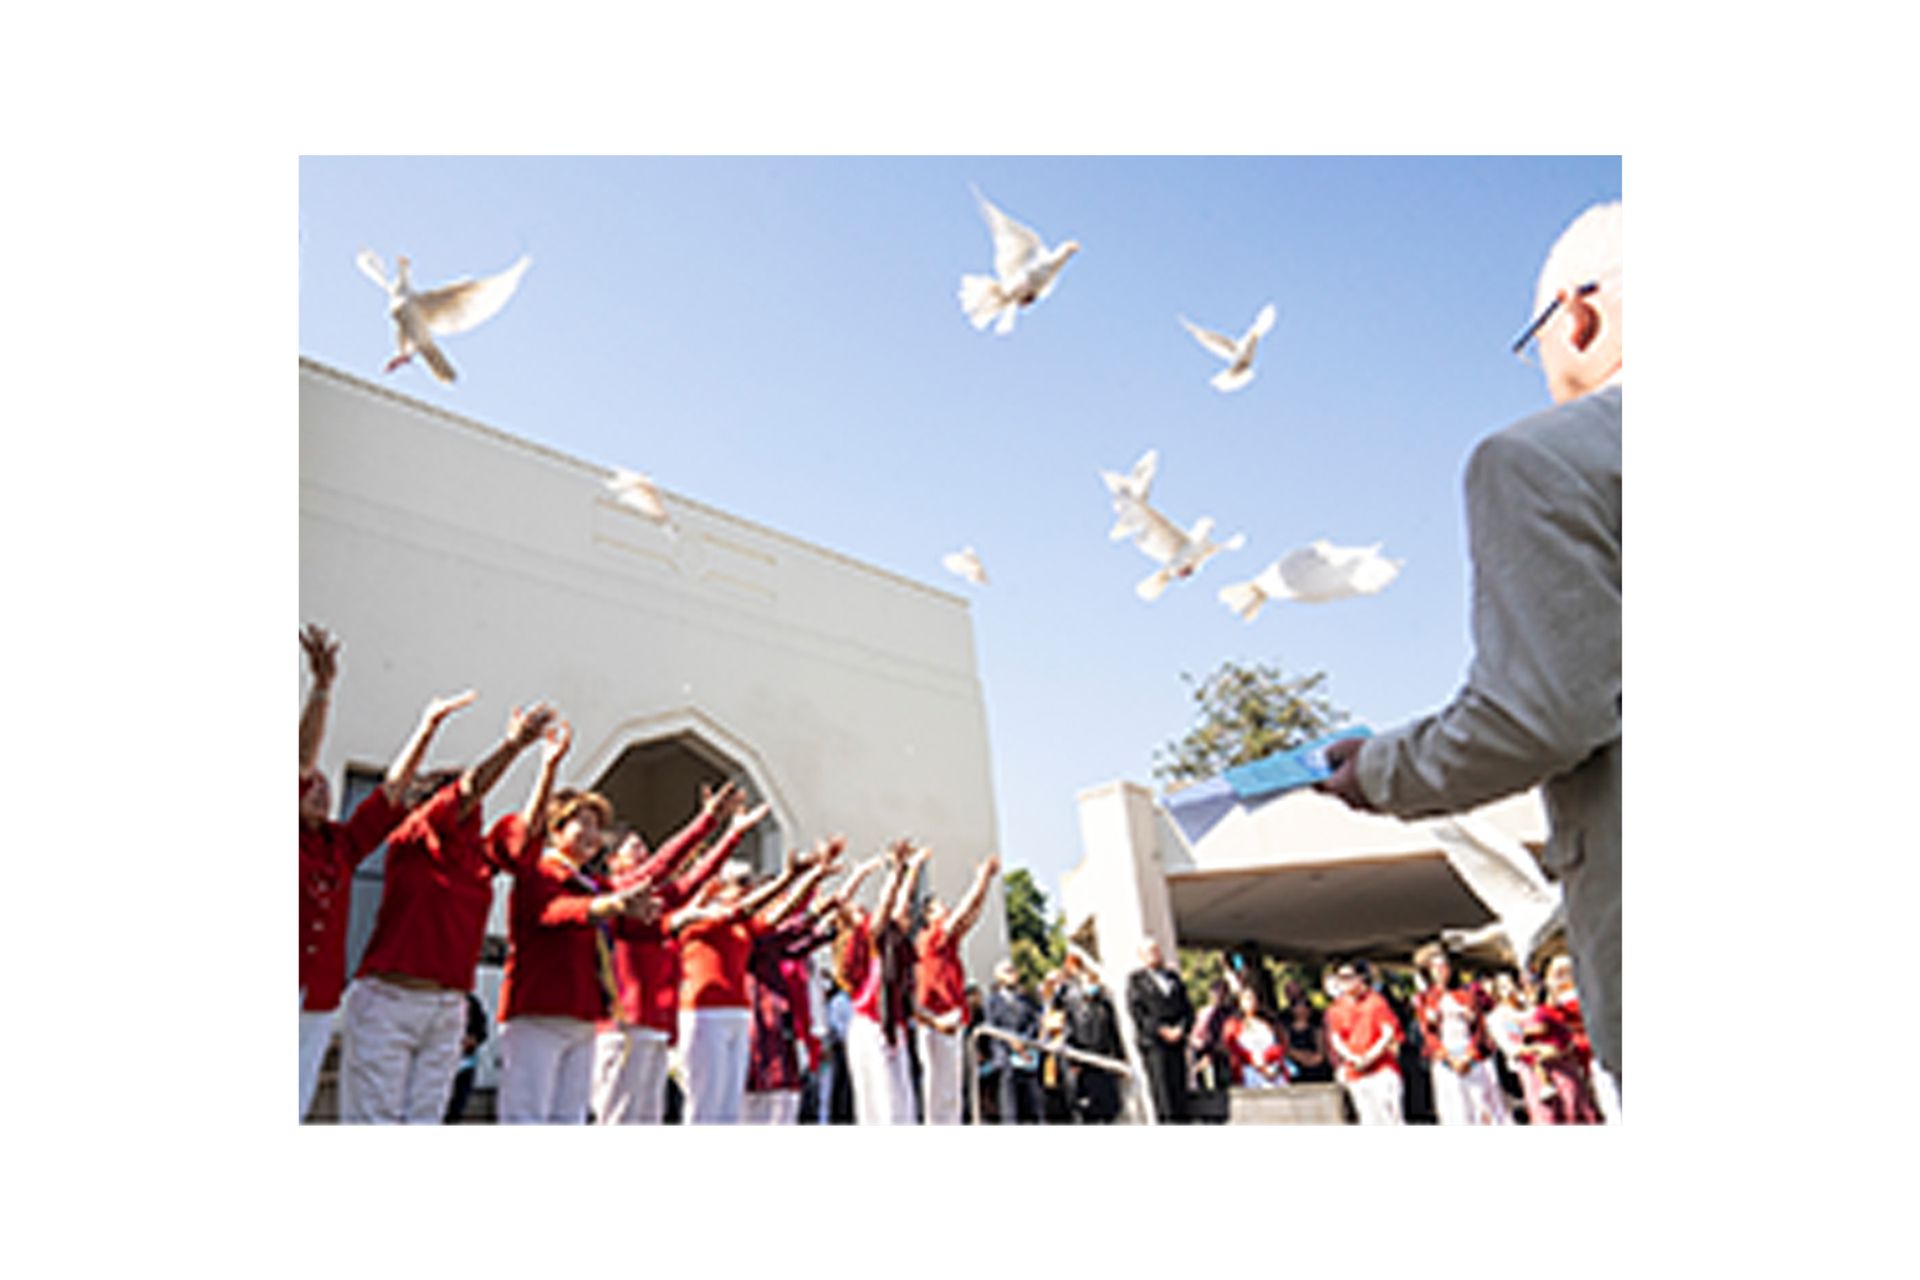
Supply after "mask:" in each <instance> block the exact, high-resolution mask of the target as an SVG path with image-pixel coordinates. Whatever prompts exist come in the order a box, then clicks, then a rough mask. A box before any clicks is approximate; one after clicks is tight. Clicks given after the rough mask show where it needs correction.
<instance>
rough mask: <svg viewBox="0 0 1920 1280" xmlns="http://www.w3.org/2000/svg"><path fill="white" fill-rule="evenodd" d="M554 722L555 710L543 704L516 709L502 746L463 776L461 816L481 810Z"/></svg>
mask: <svg viewBox="0 0 1920 1280" xmlns="http://www.w3.org/2000/svg"><path fill="white" fill-rule="evenodd" d="M551 723H553V708H552V707H549V706H548V705H547V704H546V703H544V702H539V703H535V704H534V705H533V706H532V707H531V708H528V709H524V710H523V709H521V708H519V707H515V708H514V709H513V714H512V715H510V716H508V717H507V732H506V736H505V737H503V738H501V739H500V745H498V746H496V747H495V748H494V749H493V750H492V751H489V752H488V753H487V754H486V756H485V757H483V758H482V759H481V761H480V762H479V763H478V764H476V765H473V766H472V767H470V768H469V769H468V770H467V771H466V772H465V773H463V774H461V775H460V815H461V817H463V818H464V817H465V816H466V815H467V814H469V813H472V812H473V811H474V810H476V809H478V808H479V807H480V802H481V801H482V800H483V799H484V798H485V797H486V794H487V792H489V791H491V790H493V786H494V784H495V783H496V782H498V781H500V778H501V775H502V774H504V773H506V771H507V767H508V766H509V765H511V764H512V763H513V761H514V758H515V757H516V756H518V755H519V754H520V753H521V752H522V751H525V750H526V749H527V748H528V747H530V746H532V745H533V744H534V743H535V742H537V741H539V739H540V735H541V734H543V733H545V732H546V731H547V726H548V725H549V724H551Z"/></svg>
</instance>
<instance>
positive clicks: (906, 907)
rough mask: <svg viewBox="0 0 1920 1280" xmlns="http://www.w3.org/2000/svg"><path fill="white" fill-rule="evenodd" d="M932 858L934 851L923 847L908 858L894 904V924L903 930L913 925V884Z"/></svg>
mask: <svg viewBox="0 0 1920 1280" xmlns="http://www.w3.org/2000/svg"><path fill="white" fill-rule="evenodd" d="M932 856H933V850H932V849H929V848H928V847H927V846H926V845H921V846H920V847H919V848H917V849H915V850H914V851H913V853H912V854H911V855H909V856H908V858H907V865H906V869H905V870H904V871H903V872H902V873H901V883H900V890H899V892H898V894H896V895H895V901H894V904H893V922H894V923H895V924H897V925H899V926H900V927H901V928H902V929H905V928H907V927H909V926H910V925H912V924H913V883H914V881H915V880H916V879H918V878H919V875H920V869H921V868H922V867H924V866H926V865H927V859H929V858H931V857H932Z"/></svg>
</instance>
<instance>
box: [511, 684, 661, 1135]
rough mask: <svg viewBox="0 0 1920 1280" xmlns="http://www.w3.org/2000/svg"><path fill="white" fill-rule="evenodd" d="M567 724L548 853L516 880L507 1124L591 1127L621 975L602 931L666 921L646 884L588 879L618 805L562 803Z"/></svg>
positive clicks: (545, 774) (544, 777)
mask: <svg viewBox="0 0 1920 1280" xmlns="http://www.w3.org/2000/svg"><path fill="white" fill-rule="evenodd" d="M572 740H573V733H572V730H571V729H570V728H569V727H568V725H567V724H566V722H565V721H561V722H560V723H558V724H556V725H555V726H554V727H553V728H552V729H550V730H549V731H548V733H547V742H546V747H545V750H544V752H543V754H542V759H541V762H540V777H539V781H538V783H537V784H536V785H535V789H534V794H535V799H534V801H533V802H532V803H531V804H530V805H529V808H530V809H531V810H533V811H535V812H539V813H542V815H543V817H542V819H541V824H540V825H541V826H542V827H543V828H544V831H545V835H546V839H545V840H544V841H542V842H541V843H542V844H543V846H544V847H543V849H542V850H541V851H540V852H539V853H538V854H537V855H536V856H534V857H531V858H529V859H528V860H526V861H525V862H523V863H522V864H521V865H520V866H519V867H518V868H517V869H516V870H515V872H514V877H513V896H512V897H511V899H510V900H509V903H508V909H507V917H508V950H507V964H506V972H505V974H504V975H503V979H502V982H501V986H500V1021H501V1024H502V1025H501V1031H500V1094H499V1114H500V1121H501V1123H502V1124H582V1123H585V1121H586V1118H587V1104H588V1094H589V1091H590V1088H591V1086H592V1082H593V1044H594V1028H595V1026H596V1025H597V1024H598V1022H599V1021H600V1019H601V1017H602V1015H603V1014H604V1013H605V1011H606V1008H607V1003H608V999H609V995H610V992H609V989H608V985H607V984H608V983H609V982H610V980H611V975H610V974H609V973H607V972H606V971H605V970H604V969H603V963H602V960H601V956H602V955H603V954H604V953H605V951H606V947H607V944H606V938H605V935H604V934H603V933H602V926H603V925H606V924H608V923H609V922H611V921H613V920H615V919H617V918H620V917H623V916H624V917H633V918H637V919H640V920H643V921H650V920H653V919H657V918H658V915H659V901H658V899H656V898H655V897H654V896H653V895H652V894H651V893H650V892H649V890H650V889H651V887H652V886H651V885H650V884H648V883H647V882H646V881H637V882H634V883H630V884H628V885H627V886H625V887H624V888H621V889H618V890H615V889H614V888H612V886H610V885H608V884H606V883H604V882H603V881H601V880H600V879H599V878H598V877H596V876H594V875H591V874H589V873H588V871H587V870H586V864H587V863H588V862H590V861H592V860H593V858H594V857H595V856H596V855H597V854H598V853H599V852H600V832H601V829H602V828H603V827H604V826H605V825H606V824H608V823H610V822H611V821H612V820H613V806H612V805H611V804H609V803H608V802H607V799H606V797H604V796H602V795H599V794H598V793H596V792H592V791H575V790H571V789H569V790H567V791H564V792H561V793H559V794H556V795H554V796H553V799H552V802H551V803H548V801H547V796H548V794H549V793H550V792H551V791H552V787H553V777H554V773H555V771H556V770H557V769H558V767H559V764H560V761H561V759H562V758H563V757H564V756H565V755H566V753H567V748H568V746H569V745H570V744H571V743H572Z"/></svg>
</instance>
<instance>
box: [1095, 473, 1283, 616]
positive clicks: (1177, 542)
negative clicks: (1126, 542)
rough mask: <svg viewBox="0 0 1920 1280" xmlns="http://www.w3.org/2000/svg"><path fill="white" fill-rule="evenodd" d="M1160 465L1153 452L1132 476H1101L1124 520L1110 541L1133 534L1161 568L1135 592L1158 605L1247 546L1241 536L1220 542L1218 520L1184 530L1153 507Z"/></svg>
mask: <svg viewBox="0 0 1920 1280" xmlns="http://www.w3.org/2000/svg"><path fill="white" fill-rule="evenodd" d="M1158 464H1159V455H1158V453H1157V452H1155V451H1154V450H1151V449H1149V450H1148V451H1147V453H1146V455H1145V456H1144V457H1142V458H1141V459H1140V461H1139V462H1136V463H1135V464H1134V467H1133V471H1132V472H1131V473H1130V474H1128V475H1125V476H1121V475H1118V474H1116V473H1114V472H1111V471H1102V472H1101V473H1100V478H1101V479H1102V480H1104V481H1105V482H1106V486H1107V491H1108V492H1109V493H1111V494H1112V495H1113V506H1114V510H1115V511H1117V512H1118V513H1119V517H1120V518H1119V520H1118V521H1117V522H1116V523H1115V524H1114V527H1113V530H1112V531H1111V533H1109V535H1108V536H1109V537H1110V538H1114V539H1118V538H1124V537H1126V536H1127V535H1129V534H1131V535H1132V536H1133V544H1134V545H1135V546H1137V547H1139V548H1140V550H1141V551H1143V552H1144V553H1146V555H1147V557H1148V558H1149V559H1152V560H1157V561H1159V562H1160V568H1158V569H1156V570H1155V571H1154V572H1152V573H1150V574H1148V575H1147V576H1146V577H1145V578H1142V579H1141V580H1140V582H1139V583H1138V584H1137V585H1136V586H1135V587H1134V592H1135V593H1136V594H1137V595H1138V596H1139V597H1140V598H1141V599H1142V600H1146V601H1148V602H1152V601H1154V600H1158V599H1159V598H1160V594H1161V592H1163V591H1165V590H1166V589H1167V586H1168V584H1170V583H1172V582H1174V581H1176V580H1179V579H1184V578H1191V577H1192V576H1193V575H1194V574H1195V573H1196V572H1197V571H1198V570H1199V568H1200V566H1201V565H1203V564H1205V563H1206V562H1207V561H1208V560H1210V559H1212V558H1213V557H1214V556H1216V555H1218V554H1219V553H1220V552H1222V551H1238V550H1239V549H1240V548H1241V547H1243V546H1245V545H1246V541H1247V540H1246V536H1245V535H1244V534H1238V533H1236V534H1234V535H1233V536H1232V537H1231V538H1228V539H1227V540H1226V541H1225V542H1215V541H1214V540H1213V517H1212V516H1201V517H1200V518H1199V519H1198V520H1196V521H1194V523H1193V528H1191V529H1187V530H1182V529H1181V528H1180V527H1179V526H1178V525H1176V524H1174V523H1173V521H1171V520H1169V519H1167V517H1166V516H1164V515H1162V514H1161V513H1160V512H1159V511H1157V510H1155V509H1154V507H1153V506H1152V505H1151V504H1150V503H1148V502H1147V500H1146V494H1147V492H1148V490H1149V489H1150V488H1151V487H1152V484H1153V473H1154V470H1155V468H1156V467H1157V466H1158Z"/></svg>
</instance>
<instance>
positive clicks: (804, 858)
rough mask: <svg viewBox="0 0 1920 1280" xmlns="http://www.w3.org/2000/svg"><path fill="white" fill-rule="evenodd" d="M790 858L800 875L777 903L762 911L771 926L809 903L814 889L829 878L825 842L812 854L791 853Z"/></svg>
mask: <svg viewBox="0 0 1920 1280" xmlns="http://www.w3.org/2000/svg"><path fill="white" fill-rule="evenodd" d="M787 856H788V858H789V860H790V861H791V862H792V863H793V864H794V865H795V866H796V867H798V868H799V872H800V874H799V876H798V877H797V878H796V879H795V880H794V882H793V888H792V889H790V890H789V891H788V892H787V895H786V897H784V898H782V899H781V900H780V901H779V902H778V903H777V904H775V905H774V906H772V907H769V908H768V909H767V910H766V911H764V912H762V913H761V919H762V920H763V921H764V922H765V923H766V925H767V926H768V927H769V928H771V927H773V926H776V925H779V924H782V923H784V922H785V921H786V920H787V919H788V918H789V917H790V916H792V915H793V913H794V912H795V911H798V910H800V909H801V908H803V907H805V906H806V905H807V901H808V900H809V899H810V898H812V897H813V892H814V890H816V889H818V888H819V887H820V882H821V881H822V880H824V879H826V878H827V872H828V871H829V870H831V869H832V868H831V867H829V866H828V862H827V860H828V856H829V855H828V853H827V851H826V846H825V845H824V844H819V845H815V846H814V849H813V852H812V853H811V854H798V855H795V854H793V853H789V854H788V855H787Z"/></svg>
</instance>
